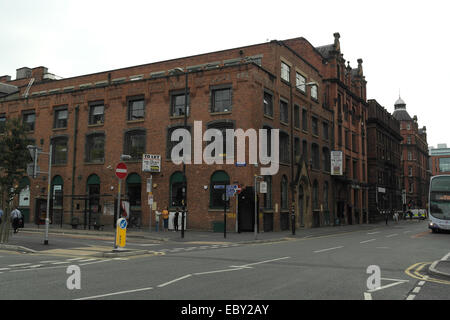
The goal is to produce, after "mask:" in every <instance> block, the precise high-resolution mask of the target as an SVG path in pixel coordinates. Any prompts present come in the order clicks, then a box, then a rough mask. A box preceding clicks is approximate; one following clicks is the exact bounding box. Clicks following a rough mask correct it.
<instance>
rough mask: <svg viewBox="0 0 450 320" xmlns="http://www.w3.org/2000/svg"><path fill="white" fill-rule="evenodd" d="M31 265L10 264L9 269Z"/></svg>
mask: <svg viewBox="0 0 450 320" xmlns="http://www.w3.org/2000/svg"><path fill="white" fill-rule="evenodd" d="M30 264H31V263H19V264H10V265H8V267H13V268H14V267H23V266H29V265H30Z"/></svg>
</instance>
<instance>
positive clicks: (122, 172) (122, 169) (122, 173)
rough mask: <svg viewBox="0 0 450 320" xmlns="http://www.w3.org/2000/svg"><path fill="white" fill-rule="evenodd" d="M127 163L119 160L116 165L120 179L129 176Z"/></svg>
mask: <svg viewBox="0 0 450 320" xmlns="http://www.w3.org/2000/svg"><path fill="white" fill-rule="evenodd" d="M127 172H128V171H127V165H126V164H125V163H123V162H119V164H118V165H117V167H116V176H117V178H119V179H124V178H125V177H126V176H127Z"/></svg>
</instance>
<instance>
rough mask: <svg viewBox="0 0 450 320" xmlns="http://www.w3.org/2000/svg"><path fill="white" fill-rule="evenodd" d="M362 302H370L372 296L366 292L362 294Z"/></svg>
mask: <svg viewBox="0 0 450 320" xmlns="http://www.w3.org/2000/svg"><path fill="white" fill-rule="evenodd" d="M364 300H372V295H371V294H370V293H368V292H364Z"/></svg>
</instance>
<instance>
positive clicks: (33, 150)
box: [27, 144, 53, 245]
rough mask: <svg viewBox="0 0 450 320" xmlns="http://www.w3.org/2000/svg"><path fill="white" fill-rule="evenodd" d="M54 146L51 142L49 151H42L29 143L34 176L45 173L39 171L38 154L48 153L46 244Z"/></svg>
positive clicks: (46, 239) (45, 240)
mask: <svg viewBox="0 0 450 320" xmlns="http://www.w3.org/2000/svg"><path fill="white" fill-rule="evenodd" d="M52 148H53V145H52V144H50V148H49V152H42V151H40V150H39V148H38V147H37V146H33V145H28V146H27V149H28V151H29V152H30V154H31V156H32V158H33V161H34V163H33V169H32V172H31V173H32V177H33V178H36V177H37V175H38V173H45V172H41V171H39V168H38V166H37V164H38V156H39V154H46V155H48V172H47V174H48V179H47V181H48V182H47V208H46V215H45V235H44V245H48V228H49V224H50V189H51V175H52Z"/></svg>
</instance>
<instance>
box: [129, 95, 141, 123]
mask: <svg viewBox="0 0 450 320" xmlns="http://www.w3.org/2000/svg"><path fill="white" fill-rule="evenodd" d="M144 115H145V102H144V97H143V96H138V97H131V98H128V117H127V120H128V121H133V120H142V119H144Z"/></svg>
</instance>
